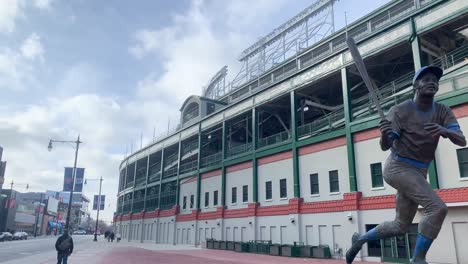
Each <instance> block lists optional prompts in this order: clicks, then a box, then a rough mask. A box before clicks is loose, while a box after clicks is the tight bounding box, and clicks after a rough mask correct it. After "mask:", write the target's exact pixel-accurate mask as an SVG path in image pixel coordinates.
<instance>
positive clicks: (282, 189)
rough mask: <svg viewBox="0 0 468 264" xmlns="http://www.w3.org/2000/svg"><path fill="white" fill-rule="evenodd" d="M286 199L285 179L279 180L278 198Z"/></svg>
mask: <svg viewBox="0 0 468 264" xmlns="http://www.w3.org/2000/svg"><path fill="white" fill-rule="evenodd" d="M286 197H288V190H287V186H286V179H281V180H280V198H286Z"/></svg>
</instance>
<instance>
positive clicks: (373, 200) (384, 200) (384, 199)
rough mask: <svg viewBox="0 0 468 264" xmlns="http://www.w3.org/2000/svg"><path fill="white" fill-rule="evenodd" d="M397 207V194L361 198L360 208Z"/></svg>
mask: <svg viewBox="0 0 468 264" xmlns="http://www.w3.org/2000/svg"><path fill="white" fill-rule="evenodd" d="M391 208H395V195H383V196H373V197H364V198H362V199H361V200H359V208H358V209H359V210H377V209H391Z"/></svg>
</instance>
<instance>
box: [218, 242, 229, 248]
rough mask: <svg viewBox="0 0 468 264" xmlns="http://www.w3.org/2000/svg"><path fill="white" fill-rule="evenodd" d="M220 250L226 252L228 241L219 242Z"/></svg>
mask: <svg viewBox="0 0 468 264" xmlns="http://www.w3.org/2000/svg"><path fill="white" fill-rule="evenodd" d="M219 249H223V250H226V249H227V243H226V241H220V242H219Z"/></svg>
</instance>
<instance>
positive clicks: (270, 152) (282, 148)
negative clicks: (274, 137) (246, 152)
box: [254, 142, 292, 158]
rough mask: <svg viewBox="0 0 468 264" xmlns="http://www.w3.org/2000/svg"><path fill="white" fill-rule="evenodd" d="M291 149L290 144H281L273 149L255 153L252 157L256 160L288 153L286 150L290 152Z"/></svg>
mask: <svg viewBox="0 0 468 264" xmlns="http://www.w3.org/2000/svg"><path fill="white" fill-rule="evenodd" d="M291 148H292V144H291V142H283V143H282V144H279V145H275V146H274V147H270V148H267V149H263V150H261V151H258V152H255V154H254V156H255V157H256V158H261V157H265V156H270V155H273V154H276V153H279V152H284V151H288V150H291Z"/></svg>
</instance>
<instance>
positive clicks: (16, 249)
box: [0, 235, 104, 263]
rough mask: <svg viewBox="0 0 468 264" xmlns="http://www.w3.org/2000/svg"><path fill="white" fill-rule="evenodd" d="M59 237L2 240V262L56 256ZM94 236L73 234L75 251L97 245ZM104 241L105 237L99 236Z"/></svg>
mask: <svg viewBox="0 0 468 264" xmlns="http://www.w3.org/2000/svg"><path fill="white" fill-rule="evenodd" d="M56 240H57V237H55V236H47V237H38V238H29V239H28V240H17V241H6V242H0V263H41V262H43V261H46V260H48V259H51V258H54V257H56V254H57V253H56V251H55V241H56ZM92 240H93V236H91V235H86V236H77V235H75V236H73V242H74V246H75V251H77V252H78V251H82V250H88V249H90V248H92V247H93V246H95V245H96V243H95V242H93V241H92ZM99 240H100V241H104V237H102V238H99Z"/></svg>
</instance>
